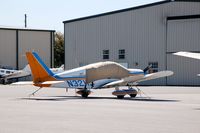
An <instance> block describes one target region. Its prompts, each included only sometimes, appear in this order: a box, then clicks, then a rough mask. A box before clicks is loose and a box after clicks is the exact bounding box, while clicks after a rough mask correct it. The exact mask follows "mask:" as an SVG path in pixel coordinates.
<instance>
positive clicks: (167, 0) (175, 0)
mask: <svg viewBox="0 0 200 133" xmlns="http://www.w3.org/2000/svg"><path fill="white" fill-rule="evenodd" d="M169 2H200V0H164V1H159V2H155V3H150V4H146V5H141V6H136V7H131V8H126V9H122V10H117V11H112V12H107V13H102V14H97V15H92V16H87V17H82V18H77V19H72V20H66V21H63V23H64V24H65V23H71V22H75V21H80V20H85V19H90V18H95V17H100V16H106V15H111V14H115V13H120V12H126V11H130V10H136V9H140V8H145V7H150V6H155V5H160V4H164V3H169Z"/></svg>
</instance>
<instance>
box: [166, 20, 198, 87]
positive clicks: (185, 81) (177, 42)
mask: <svg viewBox="0 0 200 133" xmlns="http://www.w3.org/2000/svg"><path fill="white" fill-rule="evenodd" d="M178 51H191V52H199V53H200V18H180V19H168V21H167V69H168V70H172V71H174V75H173V76H171V77H169V78H167V84H168V85H200V77H197V74H199V73H200V60H196V59H192V58H186V57H180V56H175V55H172V54H171V53H172V52H178Z"/></svg>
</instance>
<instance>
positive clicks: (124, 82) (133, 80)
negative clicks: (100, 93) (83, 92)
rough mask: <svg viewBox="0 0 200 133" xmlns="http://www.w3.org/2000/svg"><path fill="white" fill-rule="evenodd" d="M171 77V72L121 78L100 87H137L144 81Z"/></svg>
mask: <svg viewBox="0 0 200 133" xmlns="http://www.w3.org/2000/svg"><path fill="white" fill-rule="evenodd" d="M171 75H173V72H172V71H161V72H156V73H151V74H146V75H144V76H142V75H140V76H130V77H127V78H123V79H121V80H117V81H113V82H110V83H108V84H105V85H104V86H102V87H105V88H106V87H114V86H121V85H127V84H129V83H130V84H131V85H137V84H138V83H139V82H142V81H146V80H152V79H157V78H162V77H167V76H171Z"/></svg>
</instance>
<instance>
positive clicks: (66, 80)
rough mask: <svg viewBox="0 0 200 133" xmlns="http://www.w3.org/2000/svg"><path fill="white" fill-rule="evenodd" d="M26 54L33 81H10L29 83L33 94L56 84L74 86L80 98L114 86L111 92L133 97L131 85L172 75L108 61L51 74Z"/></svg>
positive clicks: (33, 53) (32, 55)
mask: <svg viewBox="0 0 200 133" xmlns="http://www.w3.org/2000/svg"><path fill="white" fill-rule="evenodd" d="M26 57H27V60H28V63H29V65H30V68H31V71H32V76H33V82H29V83H27V82H18V83H14V84H15V85H22V84H24V85H26V84H32V85H34V86H37V87H39V89H37V90H36V91H34V92H33V93H32V94H31V95H34V94H35V93H36V92H37V91H39V90H40V89H42V88H43V87H56V88H66V89H68V88H69V89H70V88H71V89H78V91H77V92H76V93H77V94H79V95H81V96H82V97H83V98H87V97H88V95H90V94H91V89H94V90H95V89H103V88H111V87H115V91H114V92H113V93H112V94H113V95H115V96H117V98H119V99H123V98H124V96H125V95H129V96H130V97H131V98H134V97H136V95H137V94H138V92H139V90H136V89H134V88H132V86H136V85H137V84H138V83H139V82H141V81H146V80H151V79H157V78H161V77H166V76H171V75H173V72H172V71H160V72H156V73H151V74H147V71H148V70H149V67H147V68H145V69H144V70H141V69H127V68H125V67H123V66H122V65H120V64H119V63H116V62H112V61H106V62H97V63H93V64H89V65H86V66H82V67H78V68H74V69H71V70H67V71H64V72H61V73H57V74H54V73H53V72H52V71H51V70H50V69H49V68H48V67H47V66H46V65H45V63H44V62H43V61H42V59H41V58H40V57H39V55H38V54H37V53H36V52H27V53H26ZM120 86H128V89H126V90H124V89H123V90H120V89H119V87H120Z"/></svg>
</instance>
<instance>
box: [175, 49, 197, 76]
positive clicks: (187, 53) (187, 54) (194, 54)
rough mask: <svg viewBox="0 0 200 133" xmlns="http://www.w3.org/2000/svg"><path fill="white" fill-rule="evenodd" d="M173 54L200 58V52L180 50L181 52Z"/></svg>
mask: <svg viewBox="0 0 200 133" xmlns="http://www.w3.org/2000/svg"><path fill="white" fill-rule="evenodd" d="M173 54H174V55H178V56H183V57H188V58H193V59H197V60H200V53H194V52H185V51H180V52H177V53H173ZM197 76H200V74H197Z"/></svg>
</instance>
